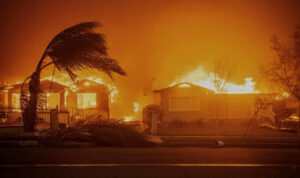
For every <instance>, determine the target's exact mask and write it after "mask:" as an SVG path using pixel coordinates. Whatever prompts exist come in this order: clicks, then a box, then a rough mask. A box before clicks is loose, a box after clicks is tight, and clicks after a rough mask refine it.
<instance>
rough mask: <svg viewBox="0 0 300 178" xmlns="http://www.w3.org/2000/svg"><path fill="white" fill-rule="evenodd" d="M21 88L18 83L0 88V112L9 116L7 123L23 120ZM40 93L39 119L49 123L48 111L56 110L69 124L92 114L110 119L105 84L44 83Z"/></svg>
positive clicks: (87, 82)
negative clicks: (73, 120) (70, 84)
mask: <svg viewBox="0 0 300 178" xmlns="http://www.w3.org/2000/svg"><path fill="white" fill-rule="evenodd" d="M21 86H22V84H21V83H19V84H13V85H8V86H3V87H2V88H1V89H0V108H1V112H2V113H7V119H8V120H11V121H14V120H15V119H20V118H21V109H20V90H21ZM24 88H25V89H27V88H28V83H26V84H24ZM41 90H42V94H41V97H40V98H41V100H40V102H39V104H38V117H39V118H40V119H42V120H44V121H49V109H54V108H58V109H59V110H60V111H63V112H62V113H64V114H63V118H59V119H60V122H69V120H70V119H78V118H86V117H87V116H90V115H96V116H99V115H101V117H102V118H106V119H108V118H109V90H108V88H107V87H106V86H105V85H104V84H99V83H96V82H94V81H90V80H82V81H80V82H78V83H77V84H76V85H73V86H67V85H64V84H63V83H60V82H55V81H51V80H42V81H41ZM47 110H48V111H47ZM67 120H68V121H67Z"/></svg>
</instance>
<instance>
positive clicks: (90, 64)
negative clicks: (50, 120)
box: [20, 22, 125, 132]
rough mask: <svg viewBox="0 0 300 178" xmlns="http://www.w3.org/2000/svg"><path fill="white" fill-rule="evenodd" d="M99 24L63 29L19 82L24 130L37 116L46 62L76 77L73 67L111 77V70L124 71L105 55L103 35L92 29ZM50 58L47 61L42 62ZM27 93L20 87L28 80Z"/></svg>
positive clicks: (92, 23)
mask: <svg viewBox="0 0 300 178" xmlns="http://www.w3.org/2000/svg"><path fill="white" fill-rule="evenodd" d="M98 26H101V25H100V24H99V23H98V22H84V23H80V24H77V25H75V26H72V27H70V28H67V29H65V30H64V31H62V32H60V33H59V34H58V35H56V36H55V37H54V38H53V39H52V40H51V41H50V43H49V44H48V46H47V47H46V49H45V51H44V52H43V54H42V57H41V59H40V61H39V63H38V65H37V67H36V70H35V71H34V72H33V74H32V75H31V76H29V77H28V78H27V79H25V81H24V82H23V84H22V88H21V101H20V102H21V108H22V111H23V113H22V115H23V119H24V131H27V132H31V131H34V126H35V120H36V117H37V105H38V102H39V99H40V94H41V89H40V75H41V71H42V70H43V69H44V68H46V67H47V66H49V65H52V64H54V66H55V67H56V68H57V69H59V70H61V71H65V72H67V73H68V74H69V76H70V77H71V79H72V80H73V81H74V80H75V79H76V77H77V76H76V74H75V73H74V71H75V70H82V69H87V68H94V69H98V70H100V71H103V72H105V73H106V74H107V75H108V76H109V77H111V78H112V73H113V72H115V73H118V74H120V75H125V71H124V70H123V69H122V68H121V67H120V66H119V64H118V62H117V61H116V60H115V59H112V58H111V57H109V55H108V53H107V48H106V42H105V39H104V35H103V34H101V33H96V32H94V31H93V29H94V28H95V27H98ZM46 58H50V62H48V63H47V62H46ZM29 79H30V81H29V88H28V90H29V93H30V95H27V94H26V92H25V90H24V84H25V83H26V81H27V80H29Z"/></svg>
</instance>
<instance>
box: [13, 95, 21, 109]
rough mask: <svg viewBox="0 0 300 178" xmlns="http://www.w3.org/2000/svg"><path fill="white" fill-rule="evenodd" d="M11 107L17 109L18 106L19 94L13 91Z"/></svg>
mask: <svg viewBox="0 0 300 178" xmlns="http://www.w3.org/2000/svg"><path fill="white" fill-rule="evenodd" d="M12 107H13V108H16V109H19V108H20V94H19V93H13V94H12Z"/></svg>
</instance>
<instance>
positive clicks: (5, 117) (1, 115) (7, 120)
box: [0, 107, 70, 125]
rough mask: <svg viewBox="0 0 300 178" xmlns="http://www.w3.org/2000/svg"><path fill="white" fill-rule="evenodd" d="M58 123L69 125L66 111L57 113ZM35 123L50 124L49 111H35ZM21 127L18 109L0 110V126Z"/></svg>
mask: <svg viewBox="0 0 300 178" xmlns="http://www.w3.org/2000/svg"><path fill="white" fill-rule="evenodd" d="M58 121H59V123H64V124H66V125H69V124H70V114H69V111H67V110H59V111H58ZM37 123H50V109H42V110H40V109H39V110H38V111H37ZM14 124H16V125H23V118H22V112H21V109H20V108H9V107H5V108H0V125H14Z"/></svg>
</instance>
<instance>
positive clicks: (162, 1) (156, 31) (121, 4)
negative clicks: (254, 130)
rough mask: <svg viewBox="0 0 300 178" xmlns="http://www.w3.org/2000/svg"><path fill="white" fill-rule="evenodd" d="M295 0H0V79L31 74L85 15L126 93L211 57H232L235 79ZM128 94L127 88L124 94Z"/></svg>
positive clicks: (265, 52) (285, 24)
mask: <svg viewBox="0 0 300 178" xmlns="http://www.w3.org/2000/svg"><path fill="white" fill-rule="evenodd" d="M299 9H300V1H297V0H248V1H247V0H237V1H232V0H203V1H202V0H195V1H193V0H151V1H150V0H110V1H107V0H18V1H17V0H1V2H0V19H1V28H0V80H1V81H13V80H17V79H18V80H20V79H23V78H25V77H26V76H28V75H29V74H31V72H32V71H33V70H34V68H35V66H36V64H37V62H38V61H39V58H40V56H41V54H42V52H43V50H44V48H45V47H46V45H47V43H48V42H49V41H50V40H51V38H53V37H54V36H55V35H56V34H57V33H58V32H60V31H62V30H63V29H64V28H67V27H69V26H71V25H74V24H77V23H80V22H83V21H99V22H101V23H102V24H103V27H101V28H100V29H99V31H100V32H102V33H104V34H105V35H106V40H107V43H108V48H109V54H110V56H111V57H113V58H116V59H117V60H118V61H119V62H120V64H121V66H123V68H124V69H125V70H126V71H127V73H128V76H126V77H119V76H116V78H115V82H116V83H117V85H119V86H126V88H128V89H129V90H128V91H127V94H128V96H132V95H134V94H135V93H138V92H140V93H142V92H143V90H144V89H147V88H148V89H149V88H152V87H153V86H154V87H163V86H164V85H165V84H168V83H170V82H171V81H172V80H173V79H174V78H175V77H176V76H178V75H181V74H183V73H184V72H185V71H187V70H191V69H193V68H196V67H197V66H198V65H202V66H203V67H204V68H205V69H206V70H208V71H209V70H210V67H211V64H212V62H213V61H214V60H215V59H216V58H223V57H226V58H230V59H234V60H236V61H238V68H237V70H236V72H235V77H234V80H235V81H234V82H237V83H239V82H243V80H242V79H243V78H245V77H249V76H252V77H254V80H255V79H256V77H257V76H256V75H257V73H258V65H259V63H260V62H261V61H264V60H268V59H269V58H270V57H271V52H270V48H269V46H270V43H269V40H270V37H271V35H273V34H278V35H279V36H281V37H282V38H285V39H286V38H287V37H288V36H289V35H290V34H291V33H292V32H293V29H294V27H295V26H296V25H300V11H299ZM127 94H126V95H127Z"/></svg>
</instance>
